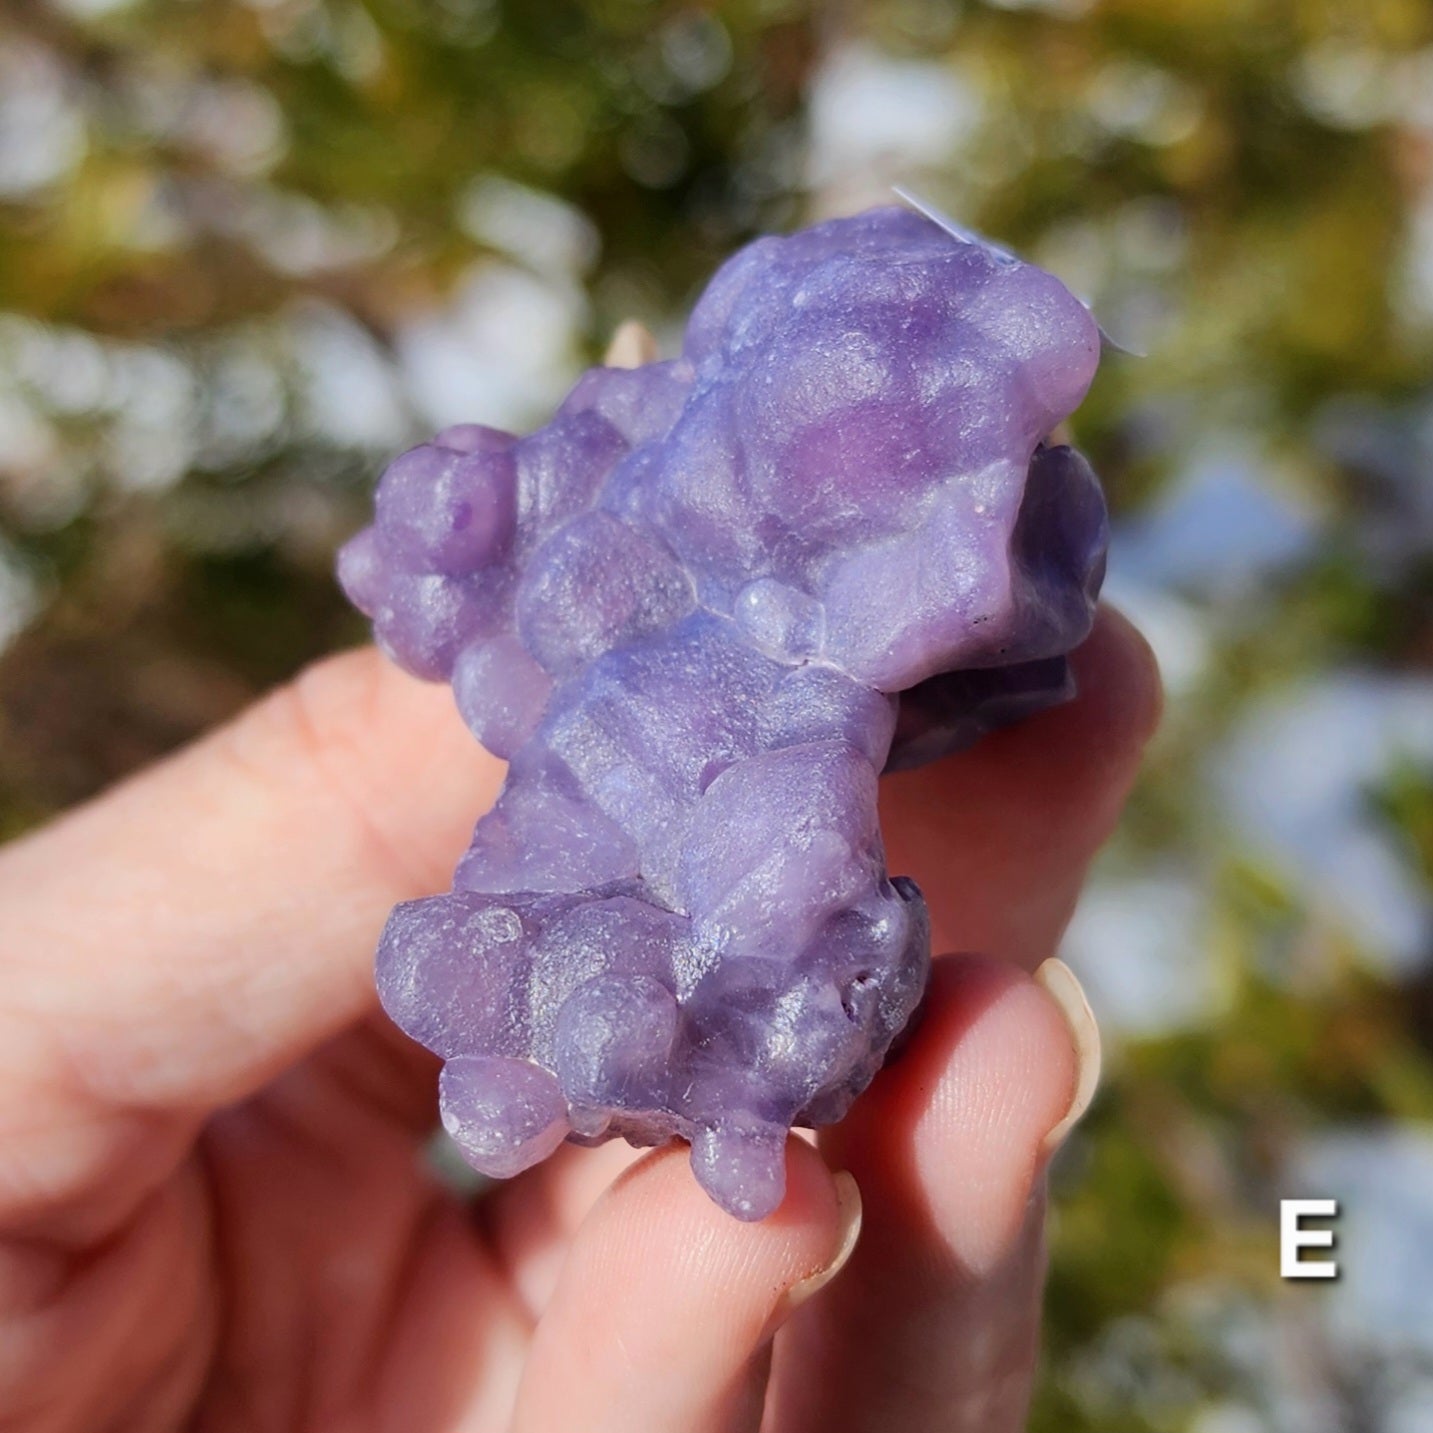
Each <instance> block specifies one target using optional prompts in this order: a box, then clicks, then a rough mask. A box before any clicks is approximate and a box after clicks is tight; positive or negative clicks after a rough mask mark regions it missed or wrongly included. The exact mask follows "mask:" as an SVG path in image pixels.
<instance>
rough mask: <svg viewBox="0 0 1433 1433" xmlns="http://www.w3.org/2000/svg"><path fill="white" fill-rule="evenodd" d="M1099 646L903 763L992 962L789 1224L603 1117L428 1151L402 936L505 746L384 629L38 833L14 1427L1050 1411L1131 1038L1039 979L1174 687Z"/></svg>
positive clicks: (94, 1431)
mask: <svg viewBox="0 0 1433 1433" xmlns="http://www.w3.org/2000/svg"><path fill="white" fill-rule="evenodd" d="M1077 669H1078V671H1079V675H1080V681H1081V695H1080V697H1079V698H1078V699H1077V700H1076V701H1075V702H1074V703H1072V704H1071V705H1069V706H1067V707H1064V708H1062V709H1060V710H1057V711H1054V712H1050V713H1047V714H1045V715H1043V716H1041V717H1038V718H1036V719H1034V720H1032V721H1030V722H1028V723H1026V724H1025V725H1024V726H1022V727H1020V728H1017V729H1015V730H1012V731H1009V732H1005V733H1002V734H1000V735H998V736H996V737H993V738H990V739H989V740H987V741H986V742H985V743H983V744H982V745H981V746H979V747H978V748H976V749H975V750H974V751H971V752H968V753H965V754H963V755H961V756H958V757H954V758H950V759H947V760H946V761H944V762H941V763H938V764H937V765H936V766H935V767H932V768H927V769H925V770H922V771H917V772H913V773H907V774H905V775H902V776H899V777H895V778H892V779H889V780H888V781H887V783H886V787H885V792H884V797H883V824H884V827H885V831H886V835H887V843H888V848H889V854H890V865H891V869H892V870H893V871H897V872H903V873H908V874H911V875H913V876H914V877H915V878H916V880H917V881H918V882H919V883H920V885H921V887H922V888H923V890H924V891H925V894H926V896H927V899H928V900H929V902H930V906H931V910H932V915H933V919H934V927H935V940H936V949H938V950H942V951H959V950H979V951H981V952H982V953H983V954H982V955H981V956H980V957H966V956H943V957H941V958H940V959H939V960H938V961H937V965H936V973H935V976H934V979H933V984H932V992H931V997H930V1002H929V1008H928V1011H927V1013H926V1015H925V1018H924V1021H923V1023H922V1024H921V1025H920V1028H919V1030H918V1031H917V1033H916V1034H915V1036H914V1038H913V1039H912V1041H911V1043H910V1046H909V1048H908V1049H907V1050H906V1051H905V1052H904V1053H903V1054H902V1055H901V1056H900V1058H899V1059H898V1060H896V1061H895V1062H893V1063H892V1064H891V1065H890V1066H889V1067H888V1068H887V1069H886V1070H885V1071H883V1072H882V1074H881V1075H880V1076H879V1077H878V1078H877V1080H876V1082H875V1084H874V1085H873V1086H872V1088H871V1090H870V1091H869V1092H868V1093H867V1094H866V1095H865V1096H864V1097H863V1098H862V1100H861V1101H859V1102H858V1103H857V1105H856V1107H855V1109H854V1111H853V1112H852V1114H851V1115H850V1116H849V1118H848V1119H847V1120H846V1121H845V1122H844V1123H843V1124H842V1125H840V1126H838V1127H836V1128H834V1129H831V1130H826V1131H822V1132H821V1133H820V1135H819V1137H818V1138H817V1139H816V1141H815V1143H814V1144H813V1143H810V1142H806V1141H802V1140H798V1139H793V1141H792V1142H791V1144H790V1146H789V1149H788V1185H789V1193H788V1196H787V1199H786V1202H785V1204H784V1205H783V1206H782V1207H781V1209H780V1210H779V1211H778V1212H777V1213H776V1214H775V1215H774V1216H772V1217H771V1218H770V1219H768V1220H766V1221H764V1222H763V1223H760V1224H743V1223H740V1222H738V1221H737V1220H734V1219H732V1218H730V1217H729V1216H728V1215H726V1214H724V1213H723V1212H722V1211H721V1210H720V1209H718V1208H717V1207H716V1206H715V1205H713V1204H712V1203H711V1202H710V1201H709V1200H708V1199H707V1198H706V1196H705V1195H704V1194H702V1193H701V1191H700V1190H699V1189H698V1188H697V1186H696V1184H695V1182H694V1181H693V1179H692V1177H691V1174H690V1171H689V1170H688V1168H687V1164H686V1159H685V1151H684V1150H683V1149H677V1148H672V1149H666V1150H658V1151H654V1152H647V1153H641V1152H637V1151H632V1150H630V1149H628V1148H627V1147H626V1146H625V1145H623V1144H620V1143H614V1144H610V1145H607V1146H605V1147H603V1148H601V1149H599V1150H595V1151H587V1150H579V1149H576V1148H571V1147H566V1148H564V1149H562V1150H560V1151H559V1153H558V1154H557V1155H556V1156H554V1157H553V1158H552V1159H550V1160H549V1161H547V1163H545V1164H543V1165H541V1166H540V1167H538V1168H536V1169H533V1170H530V1171H528V1172H527V1173H525V1174H523V1175H520V1176H519V1177H518V1178H517V1179H516V1180H514V1181H512V1182H511V1183H509V1184H507V1185H504V1186H502V1187H501V1188H499V1189H498V1190H497V1191H496V1192H494V1193H491V1194H489V1195H487V1196H486V1197H484V1198H483V1199H481V1200H480V1201H479V1202H478V1203H476V1204H471V1203H469V1202H465V1201H464V1200H463V1199H462V1198H460V1197H459V1196H458V1195H457V1194H455V1193H453V1192H452V1191H451V1190H450V1189H448V1188H447V1187H445V1186H444V1185H443V1184H441V1183H439V1182H438V1181H437V1180H435V1179H434V1178H433V1177H432V1175H431V1174H430V1173H429V1172H428V1170H427V1167H426V1166H425V1164H424V1162H423V1160H422V1159H421V1157H420V1152H421V1150H422V1148H423V1145H424V1143H425V1141H426V1140H427V1138H428V1136H429V1134H430V1131H431V1129H432V1127H433V1124H434V1111H435V1094H434V1087H435V1076H436V1068H435V1062H434V1061H433V1060H432V1059H431V1058H430V1057H429V1056H427V1055H426V1054H425V1053H424V1052H423V1051H422V1050H420V1049H418V1048H417V1047H415V1046H413V1045H411V1044H410V1043H408V1042H407V1041H406V1040H405V1039H404V1038H403V1037H402V1036H401V1035H399V1034H398V1033H397V1032H396V1031H395V1030H394V1029H393V1028H392V1027H391V1026H389V1025H388V1024H387V1022H386V1021H385V1019H384V1017H383V1016H382V1014H381V1013H380V1012H379V1011H378V1008H377V1005H376V1002H375V998H374V994H373V986H372V977H371V960H372V953H373V948H374V944H375V941H376V939H377V935H378V932H379V930H380V928H381V926H382V923H383V920H384V917H385V916H386V914H387V912H388V909H389V907H390V906H391V905H392V904H393V903H394V902H396V901H399V900H404V899H408V898H410V897H414V896H417V895H421V894H426V893H430V892H433V891H437V890H441V889H443V888H445V886H446V884H447V881H448V879H449V877H450V875H451V871H452V868H453V866H454V863H455V862H456V860H457V857H458V856H459V854H460V852H461V851H462V849H463V847H464V845H465V843H466V840H467V837H468V835H469V833H470V831H471V828H472V823H473V820H474V818H475V816H476V814H477V813H478V812H480V811H481V810H483V809H484V808H485V807H486V806H487V805H488V804H489V803H490V802H491V801H492V800H493V798H494V796H495V794H496V792H497V789H498V786H499V783H500V781H501V779H502V767H501V765H500V764H499V763H498V762H497V761H495V760H493V759H491V758H489V757H487V756H485V755H484V753H483V752H482V751H481V750H480V749H479V748H478V747H477V746H476V744H475V743H474V742H473V740H472V738H471V737H470V736H469V735H468V734H467V732H466V731H465V730H464V729H463V728H462V726H461V724H460V722H459V720H458V718H457V717H456V715H455V713H454V711H453V709H452V703H451V698H450V696H449V694H448V693H447V691H446V690H445V689H441V688H435V687H427V686H424V685H422V684H420V683H418V682H416V681H413V680H412V679H410V678H408V677H405V676H403V675H401V674H400V673H398V672H397V671H395V670H393V669H392V668H391V667H389V666H388V665H387V664H386V663H385V662H384V661H383V659H382V658H380V657H379V656H378V655H377V654H376V653H374V652H372V651H360V652H355V653H349V654H346V655H343V656H339V657H336V658H333V659H330V660H329V661H327V662H324V663H322V664H320V665H319V666H318V667H316V668H314V669H312V670H310V671H309V672H307V673H306V674H304V675H303V676H301V677H300V678H299V679H298V680H297V681H296V682H295V683H293V684H292V685H290V686H288V687H286V688H284V689H282V690H281V691H279V692H277V693H276V694H274V695H272V696H271V697H269V698H268V699H266V700H265V701H263V702H261V703H260V704H259V705H258V706H257V707H255V708H253V709H252V710H250V711H249V712H247V713H246V714H244V715H242V716H241V717H240V718H239V719H238V720H237V721H235V722H234V723H232V724H231V725H229V726H227V727H225V728H223V729H222V730H220V731H217V732H215V733H213V734H212V735H210V736H208V737H206V738H205V739H203V740H202V741H200V742H198V743H197V744H196V745H194V746H192V747H190V748H189V749H187V750H185V751H182V752H180V753H179V754H178V755H176V756H174V757H172V758H170V759H169V760H167V761H165V762H163V763H161V764H160V765H159V766H157V767H155V768H153V769H152V770H150V771H148V772H145V773H143V774H141V775H140V776H138V777H135V778H133V779H132V780H130V781H128V782H126V783H125V784H123V785H121V786H120V787H118V788H116V789H115V790H112V791H110V792H108V793H107V794H105V795H103V796H101V797H100V798H98V799H97V800H95V801H93V802H91V803H90V804H89V805H87V806H85V807H82V808H80V809H79V810H76V811H74V812H72V813H71V814H69V815H67V816H65V817H64V818H62V819H61V820H59V821H57V822H55V823H53V824H52V825H51V826H49V827H48V828H46V829H44V830H42V831H40V832H38V833H36V834H34V835H32V836H29V837H27V838H25V839H23V840H21V841H18V842H16V843H14V844H12V845H11V846H10V847H9V848H7V849H6V850H5V851H3V852H0V953H3V960H4V979H3V982H0V1427H3V1428H4V1429H6V1430H13V1433H70V1430H75V1433H111V1430H116V1431H117V1430H126V1433H128V1430H134V1433H159V1431H160V1430H167V1429H180V1428H183V1429H195V1430H203V1433H229V1430H246V1433H247V1430H253V1433H295V1430H303V1433H308V1430H313V1431H314V1433H319V1430H323V1433H350V1430H353V1433H358V1430H365V1433H366V1430H389V1429H391V1430H395V1433H458V1430H461V1433H500V1430H502V1433H507V1430H511V1433H573V1430H581V1433H607V1430H612V1433H757V1430H761V1433H817V1430H821V1433H856V1430H888V1429H901V1430H903V1433H925V1430H936V1429H940V1430H976V1429H978V1430H981V1433H1007V1430H1015V1429H1019V1428H1020V1427H1021V1426H1022V1425H1023V1422H1024V1419H1025V1410H1026V1406H1027V1402H1028V1398H1029V1390H1030V1385H1031V1379H1032V1376H1033V1367H1034V1360H1035V1353H1036V1345H1037V1342H1038V1328H1039V1305H1040V1288H1041V1282H1042V1272H1043V1253H1042V1248H1043V1246H1042V1232H1041V1226H1042V1223H1043V1213H1044V1195H1043V1188H1044V1176H1045V1168H1046V1165H1047V1163H1048V1160H1049V1157H1050V1155H1051V1153H1052V1150H1053V1147H1054V1146H1055V1145H1057V1144H1058V1141H1059V1137H1060V1135H1061V1133H1062V1132H1063V1130H1064V1128H1065V1127H1066V1126H1067V1125H1068V1123H1069V1118H1068V1117H1069V1116H1070V1115H1071V1114H1072V1113H1077V1112H1078V1110H1079V1109H1080V1108H1081V1107H1082V1106H1083V1105H1084V1104H1085V1103H1087V1101H1088V1096H1089V1092H1090V1086H1091V1084H1092V1082H1093V1074H1094V1067H1095V1065H1096V1064H1097V1051H1098V1045H1097V1039H1096V1037H1095V1035H1094V1031H1093V1026H1092V1024H1090V1023H1089V1022H1088V1021H1087V1020H1085V1018H1084V1016H1083V1014H1082V1012H1081V1008H1080V999H1079V992H1078V986H1076V985H1074V984H1073V982H1072V981H1071V980H1070V979H1069V978H1068V976H1067V974H1066V973H1065V972H1064V971H1063V968H1062V967H1059V966H1049V965H1045V966H1043V969H1041V974H1040V977H1039V978H1038V979H1036V978H1032V976H1031V975H1030V974H1029V972H1031V971H1034V970H1036V969H1037V968H1041V967H1042V963H1043V962H1045V961H1046V960H1047V959H1048V957H1050V956H1051V955H1052V954H1053V952H1054V949H1055V946H1056V943H1057V940H1058V937H1059V935H1060V932H1061V930H1062V929H1063V927H1064V925H1065V922H1066V921H1067V919H1068V917H1069V914H1070V911H1071V909H1072V908H1073V905H1074V902H1075V899H1076V896H1077V894H1078V891H1079V887H1080V884H1081V881H1082V879H1083V876H1084V873H1085V870H1086V867H1087V865H1088V863H1089V861H1090V858H1091V857H1092V856H1093V854H1094V852H1095V850H1096V849H1097V847H1098V846H1099V844H1100V843H1101V842H1102V841H1103V840H1104V838H1105V837H1106V835H1107V834H1108V833H1109V831H1110V829H1111V827H1112V826H1113V824H1114V822H1115V820H1116V817H1117V815H1118V812H1119V809H1120V806H1121V804H1122V802H1123V800H1124V797H1125V795H1126V793H1127V791H1128V789H1129V786H1130V784H1131V782H1132V780H1133V778H1134V774H1135V769H1136V766H1137V763H1138V759H1139V754H1140V751H1141V750H1142V748H1143V746H1144V744H1145V742H1146V740H1147V738H1148V737H1149V735H1150V733H1151V731H1152V730H1153V727H1154V725H1155V722H1156V720H1157V714H1158V707H1159V696H1158V682H1157V678H1156V676H1155V672H1154V666H1153V662H1152V660H1151V658H1150V656H1149V653H1148V648H1147V647H1145V645H1144V644H1143V642H1142V641H1141V639H1140V638H1139V637H1138V636H1137V635H1136V634H1135V633H1134V632H1133V629H1131V628H1130V627H1129V626H1128V624H1127V623H1125V622H1124V621H1123V620H1122V619H1120V618H1119V617H1117V616H1115V615H1113V614H1111V613H1105V614H1104V615H1103V617H1102V619H1101V621H1100V623H1099V625H1098V627H1097V629H1096V633H1095V635H1094V636H1093V637H1092V638H1091V639H1090V641H1089V642H1088V643H1087V644H1086V645H1085V647H1084V648H1083V649H1082V650H1081V651H1080V653H1079V654H1078V656H1077ZM833 1171H836V1172H842V1171H844V1172H845V1173H844V1174H842V1175H841V1177H840V1178H836V1177H833ZM847 1176H849V1177H847ZM853 1184H854V1189H855V1190H859V1195H858V1196H857V1195H856V1194H855V1193H853ZM858 1221H859V1222H858ZM853 1241H854V1242H853ZM833 1270H834V1271H835V1277H831V1278H830V1279H829V1281H827V1282H824V1286H821V1285H822V1284H823V1280H825V1278H826V1275H828V1274H830V1273H832V1272H833ZM803 1295H804V1296H805V1297H804V1298H803Z"/></svg>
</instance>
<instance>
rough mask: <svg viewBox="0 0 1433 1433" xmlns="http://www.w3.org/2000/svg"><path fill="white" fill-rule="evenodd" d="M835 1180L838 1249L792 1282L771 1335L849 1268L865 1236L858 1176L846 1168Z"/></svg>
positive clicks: (776, 1310) (774, 1312)
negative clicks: (858, 1240) (862, 1235)
mask: <svg viewBox="0 0 1433 1433" xmlns="http://www.w3.org/2000/svg"><path fill="white" fill-rule="evenodd" d="M831 1182H832V1183H833V1184H834V1185H835V1186H836V1252H835V1253H834V1254H833V1255H832V1256H831V1258H830V1259H829V1260H828V1261H827V1263H826V1264H825V1265H824V1266H823V1267H822V1268H820V1269H817V1270H816V1272H815V1273H814V1274H807V1276H806V1277H805V1278H804V1279H801V1280H798V1281H797V1282H796V1283H794V1284H792V1286H791V1287H790V1288H789V1289H787V1291H786V1292H785V1293H784V1294H783V1295H782V1296H781V1298H780V1299H779V1300H778V1301H777V1305H776V1307H775V1308H774V1309H773V1310H772V1311H771V1318H770V1319H769V1320H768V1321H767V1325H766V1335H765V1336H766V1337H768V1338H769V1337H770V1336H771V1335H772V1334H774V1333H775V1332H776V1330H777V1329H778V1328H780V1327H781V1325H782V1324H784V1323H785V1322H786V1320H787V1319H789V1318H790V1317H791V1315H792V1314H793V1313H795V1312H796V1310H797V1309H799V1308H800V1307H801V1305H802V1304H804V1303H806V1302H807V1300H809V1299H811V1298H813V1297H814V1296H815V1295H816V1294H819V1293H820V1292H821V1290H822V1289H824V1288H825V1287H826V1285H827V1284H829V1283H830V1282H831V1280H832V1279H834V1278H835V1277H836V1275H837V1274H839V1273H840V1272H841V1270H842V1269H844V1268H845V1267H846V1265H847V1264H848V1263H849V1262H850V1259H851V1254H852V1253H853V1251H854V1250H855V1248H856V1240H857V1239H859V1238H860V1236H861V1191H860V1190H859V1189H858V1188H857V1187H856V1181H855V1178H854V1177H853V1176H852V1175H851V1174H850V1173H849V1172H848V1171H846V1170H844V1169H842V1170H839V1171H838V1172H837V1173H835V1174H833V1175H832V1176H831Z"/></svg>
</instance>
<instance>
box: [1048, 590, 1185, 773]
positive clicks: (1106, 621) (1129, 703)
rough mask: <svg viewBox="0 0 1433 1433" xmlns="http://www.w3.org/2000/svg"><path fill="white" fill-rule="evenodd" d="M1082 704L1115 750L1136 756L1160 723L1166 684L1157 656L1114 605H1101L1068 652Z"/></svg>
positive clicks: (1077, 703)
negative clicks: (1081, 638) (1085, 635)
mask: <svg viewBox="0 0 1433 1433" xmlns="http://www.w3.org/2000/svg"><path fill="white" fill-rule="evenodd" d="M1070 660H1071V664H1072V666H1073V668H1074V672H1075V681H1076V686H1077V695H1076V698H1075V703H1074V705H1075V706H1076V707H1077V708H1080V707H1081V705H1082V703H1083V710H1082V711H1081V713H1080V714H1081V715H1083V716H1084V717H1085V719H1086V721H1087V722H1088V724H1089V726H1090V727H1091V728H1092V729H1094V730H1097V731H1100V732H1102V733H1103V734H1104V737H1105V741H1106V743H1107V744H1108V745H1109V746H1110V747H1111V748H1113V749H1114V750H1116V751H1128V752H1130V753H1132V754H1133V755H1134V757H1135V758H1136V759H1137V758H1138V756H1139V754H1140V752H1142V751H1143V750H1144V748H1145V746H1147V745H1148V743H1149V740H1150V738H1151V737H1152V736H1153V735H1154V733H1155V731H1156V730H1157V729H1158V727H1159V723H1160V718H1161V716H1162V715H1163V712H1164V685H1163V682H1162V681H1161V678H1160V673H1159V659H1158V658H1157V657H1156V656H1155V653H1154V648H1153V647H1151V646H1150V644H1149V641H1148V640H1147V639H1146V637H1145V635H1144V633H1143V632H1141V631H1140V630H1139V628H1138V627H1136V626H1135V625H1134V623H1133V622H1131V621H1130V620H1129V618H1128V617H1126V616H1125V615H1124V613H1123V612H1121V611H1120V610H1119V609H1118V608H1117V607H1111V606H1109V605H1105V606H1103V607H1101V608H1100V611H1099V615H1098V617H1097V618H1096V620H1095V625H1094V628H1093V629H1092V631H1091V632H1090V635H1089V637H1088V638H1086V640H1085V641H1084V642H1083V643H1082V644H1081V645H1080V646H1079V647H1077V648H1076V649H1075V651H1074V652H1073V653H1072V654H1071V658H1070Z"/></svg>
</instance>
